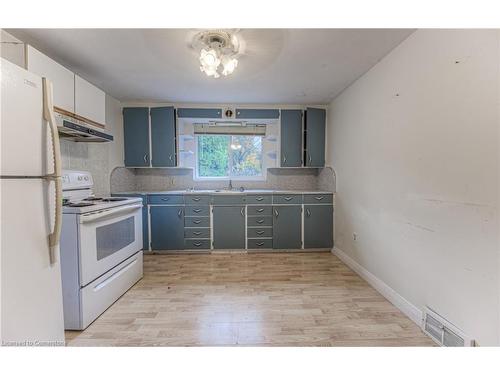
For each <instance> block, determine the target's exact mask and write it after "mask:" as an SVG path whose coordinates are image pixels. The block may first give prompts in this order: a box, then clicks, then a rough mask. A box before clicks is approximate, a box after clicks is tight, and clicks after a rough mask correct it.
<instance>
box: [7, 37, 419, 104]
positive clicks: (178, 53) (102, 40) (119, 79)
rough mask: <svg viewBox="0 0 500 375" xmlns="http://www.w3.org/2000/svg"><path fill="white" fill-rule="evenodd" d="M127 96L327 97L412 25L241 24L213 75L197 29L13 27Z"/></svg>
mask: <svg viewBox="0 0 500 375" xmlns="http://www.w3.org/2000/svg"><path fill="white" fill-rule="evenodd" d="M7 31H8V32H10V33H12V34H13V35H15V36H17V37H18V38H19V39H21V40H23V41H26V42H28V43H31V44H32V45H33V46H34V47H35V48H37V49H39V50H40V51H42V52H45V53H46V54H47V55H49V56H51V57H52V58H54V59H55V60H57V61H59V62H60V63H62V64H63V65H65V66H67V67H68V68H69V69H71V70H73V71H75V72H76V73H78V74H79V75H81V76H82V77H84V78H85V79H87V80H89V81H90V82H92V83H94V84H95V85H97V86H99V87H100V88H102V89H103V90H104V91H106V92H107V93H108V94H110V95H112V96H113V97H115V98H117V99H119V100H121V101H150V102H177V103H180V102H183V103H260V104H277V103H281V104H326V103H329V102H330V101H331V100H332V99H333V98H334V97H335V96H337V95H338V94H339V93H340V92H341V91H342V90H343V89H345V88H346V87H347V86H349V85H350V84H351V83H352V82H353V81H354V80H356V79H357V78H358V77H359V76H361V75H362V74H363V73H365V72H366V71H367V70H369V69H370V68H371V67H372V66H373V65H375V64H376V63H377V61H379V60H380V59H381V58H383V57H384V56H385V55H386V54H387V53H388V52H390V51H391V50H392V49H393V48H394V47H395V46H397V45H398V44H399V43H400V42H401V41H403V40H404V39H405V38H406V37H407V36H408V35H409V34H411V33H412V32H413V30H412V29H242V30H240V32H239V35H240V37H241V38H242V40H243V43H244V53H243V55H242V56H241V57H240V59H239V65H238V67H237V69H236V70H235V72H234V73H233V74H232V75H230V76H228V77H221V78H218V79H214V78H212V77H207V76H205V74H204V73H202V72H200V70H199V63H198V59H197V55H196V53H195V52H194V50H192V49H191V48H190V47H189V46H190V41H191V38H192V35H193V34H194V33H195V32H196V31H199V30H196V29H142V30H141V29H15V30H13V29H11V30H7Z"/></svg>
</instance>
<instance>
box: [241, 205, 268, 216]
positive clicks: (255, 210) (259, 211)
mask: <svg viewBox="0 0 500 375" xmlns="http://www.w3.org/2000/svg"><path fill="white" fill-rule="evenodd" d="M272 211H273V208H272V206H248V207H247V215H248V216H271V215H272Z"/></svg>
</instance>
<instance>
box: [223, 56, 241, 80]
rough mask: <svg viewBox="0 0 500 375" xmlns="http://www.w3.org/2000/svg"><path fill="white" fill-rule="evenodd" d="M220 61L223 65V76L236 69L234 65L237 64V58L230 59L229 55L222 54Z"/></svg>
mask: <svg viewBox="0 0 500 375" xmlns="http://www.w3.org/2000/svg"><path fill="white" fill-rule="evenodd" d="M221 62H222V65H223V66H224V69H223V70H222V74H223V75H225V76H227V75H229V74H231V73H232V72H234V69H236V67H237V66H238V60H236V59H232V58H231V57H228V56H223V57H222V59H221Z"/></svg>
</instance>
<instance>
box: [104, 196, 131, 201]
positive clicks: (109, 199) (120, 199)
mask: <svg viewBox="0 0 500 375" xmlns="http://www.w3.org/2000/svg"><path fill="white" fill-rule="evenodd" d="M126 200H127V198H120V197H111V198H103V199H102V201H103V202H120V201H126Z"/></svg>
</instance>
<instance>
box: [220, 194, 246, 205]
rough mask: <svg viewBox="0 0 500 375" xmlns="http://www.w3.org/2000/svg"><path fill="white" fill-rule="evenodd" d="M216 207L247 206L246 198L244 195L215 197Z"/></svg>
mask: <svg viewBox="0 0 500 375" xmlns="http://www.w3.org/2000/svg"><path fill="white" fill-rule="evenodd" d="M213 204H214V205H217V204H219V205H223V204H231V205H233V204H245V196H244V195H243V194H233V195H214V197H213Z"/></svg>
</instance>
